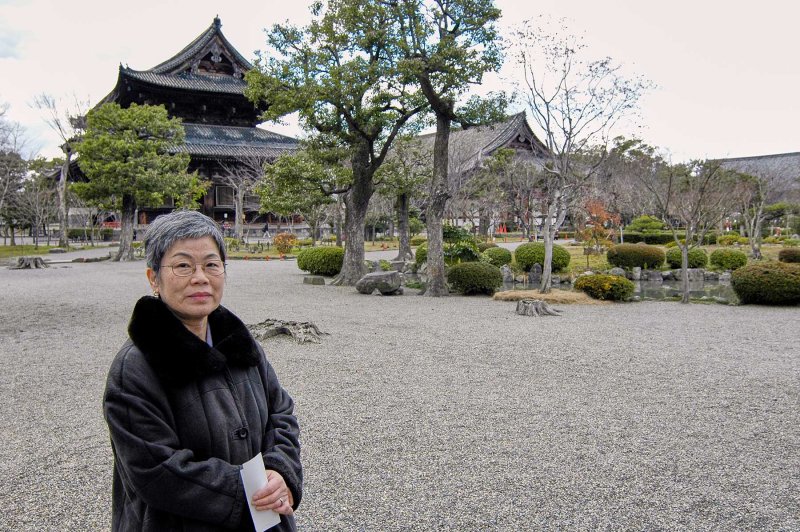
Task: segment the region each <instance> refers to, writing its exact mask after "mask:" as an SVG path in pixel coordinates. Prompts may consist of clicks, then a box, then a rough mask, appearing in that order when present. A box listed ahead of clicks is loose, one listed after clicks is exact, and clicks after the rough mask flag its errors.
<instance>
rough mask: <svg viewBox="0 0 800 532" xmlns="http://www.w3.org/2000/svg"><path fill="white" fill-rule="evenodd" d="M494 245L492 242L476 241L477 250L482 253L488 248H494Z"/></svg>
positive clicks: (495, 245)
mask: <svg viewBox="0 0 800 532" xmlns="http://www.w3.org/2000/svg"><path fill="white" fill-rule="evenodd" d="M496 247H497V244H495V243H494V242H478V251H480V252H481V253H483V252H484V251H486V250H487V249H489V248H496Z"/></svg>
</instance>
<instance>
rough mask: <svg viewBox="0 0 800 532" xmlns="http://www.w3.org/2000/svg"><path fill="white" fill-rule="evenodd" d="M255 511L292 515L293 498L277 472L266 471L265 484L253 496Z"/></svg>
mask: <svg viewBox="0 0 800 532" xmlns="http://www.w3.org/2000/svg"><path fill="white" fill-rule="evenodd" d="M252 504H253V506H255V507H256V510H274V511H276V512H278V513H279V514H283V515H292V514H293V513H294V510H292V505H293V504H294V498H293V497H292V492H291V491H290V490H289V487H288V486H287V485H286V481H285V480H283V477H282V476H281V474H280V473H278V472H277V471H273V470H272V469H267V484H266V485H265V486H264V487H262V488H261V489H259V490H258V491H257V492H255V494H254V495H253V501H252Z"/></svg>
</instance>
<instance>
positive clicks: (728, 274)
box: [719, 272, 731, 283]
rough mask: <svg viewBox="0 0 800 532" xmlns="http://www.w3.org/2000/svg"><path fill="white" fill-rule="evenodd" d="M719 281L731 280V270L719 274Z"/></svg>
mask: <svg viewBox="0 0 800 532" xmlns="http://www.w3.org/2000/svg"><path fill="white" fill-rule="evenodd" d="M719 282H721V283H729V282H731V272H723V273H721V274H719Z"/></svg>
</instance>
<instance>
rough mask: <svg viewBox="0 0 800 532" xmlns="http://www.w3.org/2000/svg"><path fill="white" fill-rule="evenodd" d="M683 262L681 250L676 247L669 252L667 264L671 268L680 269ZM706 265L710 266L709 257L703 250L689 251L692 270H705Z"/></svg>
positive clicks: (693, 249)
mask: <svg viewBox="0 0 800 532" xmlns="http://www.w3.org/2000/svg"><path fill="white" fill-rule="evenodd" d="M681 262H682V257H681V248H679V247H674V248H670V249H669V250H667V264H669V267H670V268H680V267H681ZM706 264H708V255H707V254H706V252H705V250H703V249H701V248H692V249H690V250H689V267H690V268H705V267H706Z"/></svg>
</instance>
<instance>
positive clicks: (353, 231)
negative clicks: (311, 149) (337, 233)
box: [331, 146, 375, 286]
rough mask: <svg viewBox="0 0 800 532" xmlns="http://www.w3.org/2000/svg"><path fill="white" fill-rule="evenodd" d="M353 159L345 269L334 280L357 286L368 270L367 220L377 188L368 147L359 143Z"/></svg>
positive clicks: (347, 205) (346, 218)
mask: <svg viewBox="0 0 800 532" xmlns="http://www.w3.org/2000/svg"><path fill="white" fill-rule="evenodd" d="M355 151H356V153H355V154H354V156H353V159H352V165H353V185H352V186H351V187H350V191H349V192H348V193H347V194H346V195H345V198H344V202H345V216H344V226H345V227H344V231H345V236H346V239H347V240H346V242H345V248H344V262H343V264H342V271H341V272H340V273H339V275H338V276H336V278H335V279H334V280H333V282H332V283H331V284H335V285H340V286H355V284H356V283H357V282H358V280H359V279H361V278H362V277H363V276H364V274H365V273H366V268H365V267H364V220H365V218H366V216H367V209H368V208H369V200H370V198H371V197H372V193H373V192H374V191H375V185H374V184H373V182H372V171H371V169H370V167H369V147H368V146H363V147H356V150H355Z"/></svg>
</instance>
